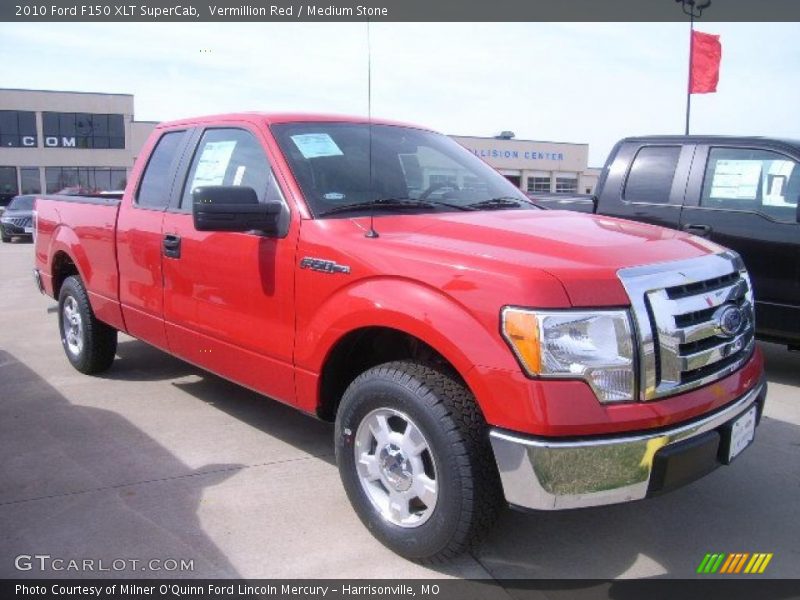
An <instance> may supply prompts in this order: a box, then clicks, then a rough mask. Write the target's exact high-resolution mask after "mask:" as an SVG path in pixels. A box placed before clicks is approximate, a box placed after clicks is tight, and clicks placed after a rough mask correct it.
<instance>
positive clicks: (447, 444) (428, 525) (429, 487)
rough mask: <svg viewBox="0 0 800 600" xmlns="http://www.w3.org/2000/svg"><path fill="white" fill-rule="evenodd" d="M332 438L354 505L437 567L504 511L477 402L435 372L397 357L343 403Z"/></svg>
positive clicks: (376, 530)
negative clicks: (333, 437)
mask: <svg viewBox="0 0 800 600" xmlns="http://www.w3.org/2000/svg"><path fill="white" fill-rule="evenodd" d="M381 417H383V418H384V421H382V420H381ZM409 427H411V429H409ZM415 430H416V431H415ZM376 431H377V434H376ZM418 434H419V435H418ZM335 436H336V439H335V447H336V462H337V464H338V466H339V474H340V476H341V479H342V483H343V484H344V488H345V491H346V492H347V496H348V498H349V499H350V502H351V504H352V505H353V508H354V509H355V511H356V513H357V514H358V516H359V518H360V519H361V521H362V522H363V523H364V525H365V526H366V527H367V529H369V530H370V532H371V533H372V534H373V535H374V536H375V537H376V538H377V539H378V540H379V541H380V542H382V543H383V544H384V545H385V546H387V547H389V548H390V549H391V550H393V551H394V552H396V553H397V554H400V555H401V556H404V557H405V558H408V559H412V560H416V561H419V562H428V563H437V562H443V561H447V560H449V559H451V558H453V557H455V556H457V555H459V554H461V553H463V552H466V551H467V550H469V549H470V548H472V547H474V546H475V545H477V543H479V542H480V541H481V539H482V538H483V536H484V535H485V534H486V533H487V531H488V530H489V529H490V528H491V526H492V525H493V524H494V522H495V520H496V518H497V515H498V514H499V511H500V508H501V507H502V506H503V505H504V500H503V494H502V486H501V483H500V478H499V476H498V473H497V467H496V465H495V462H494V454H493V452H492V449H491V445H490V443H489V438H488V432H487V426H486V422H485V421H484V418H483V415H482V414H481V412H480V409H479V408H478V405H477V403H476V401H475V398H474V397H473V395H472V394H471V393H470V392H469V390H468V389H467V388H466V387H465V386H464V385H463V384H462V383H461V382H460V381H459V380H458V379H457V378H456V377H455V376H454V375H453V374H450V373H447V372H445V371H444V370H442V369H439V368H438V367H433V366H428V365H424V364H420V363H416V362H411V361H398V362H391V363H386V364H383V365H379V366H377V367H373V368H371V369H369V370H368V371H365V372H364V373H362V374H361V375H359V376H358V377H357V378H356V379H355V380H354V381H353V382H352V383H351V384H350V386H349V387H348V388H347V390H346V391H345V393H344V396H343V397H342V401H341V404H340V405H339V410H338V413H337V416H336V427H335ZM379 438H380V439H379ZM423 446H424V449H423V450H421V451H420V448H422V447H423ZM357 456H358V457H359V458H358V460H357V458H356V457H357Z"/></svg>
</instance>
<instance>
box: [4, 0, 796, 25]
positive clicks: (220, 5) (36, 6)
mask: <svg viewBox="0 0 800 600" xmlns="http://www.w3.org/2000/svg"><path fill="white" fill-rule="evenodd" d="M686 4H687V5H688V2H687V3H686ZM367 19H369V20H371V21H376V22H379V21H416V22H424V21H439V22H445V21H450V22H453V21H462V22H468V21H473V22H474V21H486V22H489V21H493V22H502V21H514V22H526V21H528V22H534V21H538V22H556V21H558V22H568V21H574V22H592V21H596V22H624V21H628V22H655V21H662V22H666V21H686V20H688V19H689V17H688V16H687V15H686V14H684V12H683V11H682V5H681V2H676V1H675V0H491V1H489V0H360V1H352V0H320V2H319V3H315V2H305V1H300V0H172V1H169V0H148V1H147V2H135V0H127V1H123V2H120V1H111V2H109V1H104V0H91V1H90V2H81V1H77V0H30V1H23V0H16V1H15V0H5V1H4V2H1V3H0V21H6V22H14V21H19V22H37V21H42V22H59V21H64V22H67V21H85V22H91V21H97V22H180V21H184V22H225V21H228V22H246V21H311V22H314V21H316V22H335V21H365V20H367ZM702 20H705V21H719V22H736V21H738V22H752V21H762V22H769V21H776V22H787V21H794V22H797V21H800V0H714V2H713V3H712V5H711V6H710V7H708V9H707V10H706V11H705V12H704V14H703V18H702Z"/></svg>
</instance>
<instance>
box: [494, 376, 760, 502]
mask: <svg viewBox="0 0 800 600" xmlns="http://www.w3.org/2000/svg"><path fill="white" fill-rule="evenodd" d="M766 391H767V385H766V383H765V382H764V381H763V380H762V381H761V382H759V383H758V384H757V385H756V386H755V387H754V388H753V389H751V390H750V391H749V392H747V393H746V394H744V395H743V396H741V397H740V398H739V399H737V400H735V401H734V402H732V403H730V404H728V405H727V406H725V407H724V408H722V409H720V410H718V411H717V412H715V413H712V414H710V415H706V416H703V417H701V418H699V419H696V420H694V421H690V422H689V423H685V424H682V425H679V426H676V427H671V428H669V429H665V430H659V431H654V432H645V433H641V434H636V435H615V436H603V437H597V438H582V439H574V438H573V439H569V440H564V441H562V440H559V439H554V438H536V437H529V436H521V435H519V434H514V433H509V432H506V431H503V430H499V429H493V430H492V431H491V432H490V434H489V439H490V440H491V443H492V448H493V449H494V455H495V459H496V461H497V467H498V469H499V471H500V478H501V480H502V482H503V491H504V492H505V497H506V500H507V501H508V503H509V504H511V505H513V506H517V507H520V508H528V509H535V510H561V509H568V508H581V507H586V506H599V505H603V504H616V503H619V502H628V501H631V500H641V499H642V498H646V497H647V496H652V495H654V494H657V493H660V492H663V491H667V490H668V489H672V488H674V487H678V486H680V485H683V484H685V483H688V482H690V481H693V480H695V479H697V478H698V477H701V476H702V475H705V474H706V473H708V472H709V471H711V470H713V469H714V468H716V467H717V466H719V465H720V464H722V458H721V454H722V453H721V452H720V446H721V445H722V444H721V440H723V439H724V437H725V436H726V435H727V433H726V426H727V425H728V424H729V423H730V422H731V421H733V420H734V419H736V418H738V417H739V416H740V415H742V414H743V413H744V412H746V411H747V410H748V409H749V408H750V407H752V406H753V405H757V406H758V417H759V419H760V416H761V412H762V410H763V406H764V399H765V397H766Z"/></svg>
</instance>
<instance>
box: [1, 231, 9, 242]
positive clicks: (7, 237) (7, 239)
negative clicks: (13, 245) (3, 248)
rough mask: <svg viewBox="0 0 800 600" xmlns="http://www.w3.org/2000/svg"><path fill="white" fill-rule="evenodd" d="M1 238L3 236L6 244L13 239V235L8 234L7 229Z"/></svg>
mask: <svg viewBox="0 0 800 600" xmlns="http://www.w3.org/2000/svg"><path fill="white" fill-rule="evenodd" d="M0 238H2V240H3V243H4V244H8V243H9V242H10V241H11V236H10V235H6V232H5V231H4V232H3V233H2V235H0Z"/></svg>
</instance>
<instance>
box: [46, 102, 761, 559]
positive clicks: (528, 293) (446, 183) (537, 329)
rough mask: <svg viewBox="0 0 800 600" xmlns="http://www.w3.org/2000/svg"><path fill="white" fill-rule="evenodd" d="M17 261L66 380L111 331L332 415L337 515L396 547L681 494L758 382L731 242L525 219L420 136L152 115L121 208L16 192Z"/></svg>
mask: <svg viewBox="0 0 800 600" xmlns="http://www.w3.org/2000/svg"><path fill="white" fill-rule="evenodd" d="M443 171H446V172H447V174H448V177H446V178H444V179H443V178H442V176H441V174H442V172H443ZM35 254H36V268H35V271H34V274H35V277H36V280H37V282H38V285H39V286H40V289H41V290H42V291H44V292H45V293H46V294H48V295H50V296H52V297H54V298H57V299H58V326H59V335H60V336H61V342H62V345H63V347H64V351H65V353H66V356H67V359H68V360H69V361H70V363H72V365H73V366H74V367H75V368H76V369H78V370H79V371H81V372H83V373H87V374H91V373H98V372H101V371H104V370H106V369H108V368H109V367H111V366H112V363H113V360H114V355H115V349H116V344H117V331H124V332H126V333H128V334H130V335H132V336H134V337H137V338H139V339H142V340H144V341H146V342H148V343H150V344H153V345H154V346H156V347H158V348H161V349H163V350H165V351H166V352H169V353H171V354H174V355H176V356H179V357H181V358H182V359H184V360H186V361H189V362H191V363H193V364H195V365H198V366H200V367H202V368H204V369H207V370H209V371H212V372H214V373H217V374H219V375H221V376H223V377H226V378H228V379H230V380H232V381H235V382H237V383H239V384H241V385H244V386H247V387H249V388H251V389H253V390H256V391H258V392H260V393H262V394H264V395H266V396H270V397H272V398H275V399H277V400H280V401H282V402H285V403H287V404H290V405H292V406H295V407H296V408H298V409H300V410H302V411H304V412H306V413H309V414H311V415H315V416H316V417H318V418H320V419H325V420H328V421H333V422H335V428H334V444H335V450H336V460H337V464H338V467H339V472H340V475H341V479H342V482H343V484H344V488H345V490H346V492H347V495H348V497H349V498H350V501H351V503H352V505H353V507H354V509H355V510H356V512H357V513H358V515H359V517H360V518H361V519H362V521H363V522H364V523H365V524H366V526H367V527H368V529H369V530H370V531H371V532H372V533H373V534H374V535H375V536H376V537H377V538H378V539H379V540H381V541H382V542H383V543H384V544H386V545H387V546H389V547H390V548H392V549H393V550H394V551H396V552H398V553H399V554H401V555H403V556H406V557H409V558H413V559H437V560H438V559H444V558H449V557H452V556H454V555H456V554H458V553H459V552H462V551H464V550H465V549H467V548H468V547H470V545H472V544H475V543H477V541H478V540H480V538H481V536H482V535H483V534H484V533H485V532H486V531H487V530H488V529H489V528H490V527H491V525H492V523H493V522H494V519H495V516H496V515H497V513H498V511H499V509H500V508H501V507H502V506H503V505H504V504H505V503H508V504H512V505H515V506H519V507H524V508H529V509H538V510H561V509H569V508H577V507H583V506H597V505H604V504H611V503H617V502H627V501H630V500H637V499H643V498H646V497H649V496H652V495H654V494H659V493H661V492H664V491H666V490H669V489H672V488H674V487H677V486H680V485H683V484H685V483H688V482H690V481H692V480H694V479H696V478H698V477H700V476H702V475H704V474H706V473H708V472H709V471H710V470H712V469H714V468H715V467H717V466H718V465H720V464H728V463H730V462H731V461H732V460H734V458H735V457H736V456H737V455H738V454H739V453H740V452H742V451H743V450H744V449H745V448H746V447H747V446H748V445H749V444H750V442H751V441H752V440H753V436H754V431H755V427H756V424H757V423H758V420H759V418H760V415H761V412H762V408H763V403H764V399H765V395H766V384H765V381H764V371H763V365H762V358H761V354H760V352H759V350H758V349H757V347H756V345H755V343H754V339H753V329H752V319H753V314H752V313H753V308H752V302H753V300H752V293H751V290H750V281H749V276H748V274H747V270H746V269H745V267H744V265H743V263H742V261H741V259H740V258H739V256H738V255H737V254H736V253H734V252H732V251H729V250H727V249H725V248H722V247H721V246H718V245H716V244H713V243H711V242H707V241H701V240H698V238H696V237H694V236H691V235H688V234H686V233H681V232H678V231H672V230H669V229H664V228H661V227H654V226H651V225H644V224H640V223H633V222H631V221H625V220H618V219H612V218H608V217H597V216H593V215H580V214H573V213H568V212H563V211H548V210H541V209H540V208H538V207H537V206H535V205H534V204H533V203H531V202H530V201H529V200H528V199H527V198H526V197H525V196H524V195H523V194H522V193H521V192H520V191H519V190H517V189H516V188H515V187H514V186H513V185H512V184H511V183H509V182H508V181H507V180H506V179H505V178H504V177H503V176H502V175H500V174H499V173H497V172H496V171H494V170H493V169H491V168H490V167H489V166H488V165H486V164H485V163H484V162H482V161H481V160H480V159H478V158H477V157H475V156H474V155H473V154H472V153H470V152H469V151H467V150H465V149H464V148H462V147H461V146H460V145H458V144H457V143H456V142H454V141H453V140H451V139H450V138H448V137H446V136H443V135H440V134H438V133H435V132H432V131H429V130H426V129H423V128H419V127H411V126H404V125H399V124H392V123H390V122H384V121H366V120H363V119H356V118H354V119H343V118H341V117H328V116H322V115H308V116H301V115H264V114H254V113H246V114H231V115H224V116H216V117H207V118H197V119H187V120H183V121H176V122H173V123H162V124H160V125H159V126H157V127H156V129H155V130H154V132H153V134H152V135H151V137H150V138H149V140H148V142H147V143H146V145H145V147H144V149H143V150H142V152H141V153H140V157H139V158H138V159H137V162H136V164H135V166H134V168H133V172H132V174H131V177H130V180H129V183H128V187H127V188H126V189H125V192H124V195H123V198H122V199H121V200H117V199H114V198H98V197H81V196H44V197H42V198H40V199H39V200H38V201H37V236H36V246H35ZM87 443H91V442H90V440H87ZM298 468H302V466H298ZM741 485H747V481H745V480H742V482H741ZM690 509H691V507H688V506H687V510H690ZM332 518H335V517H334V516H333V515H332Z"/></svg>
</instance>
